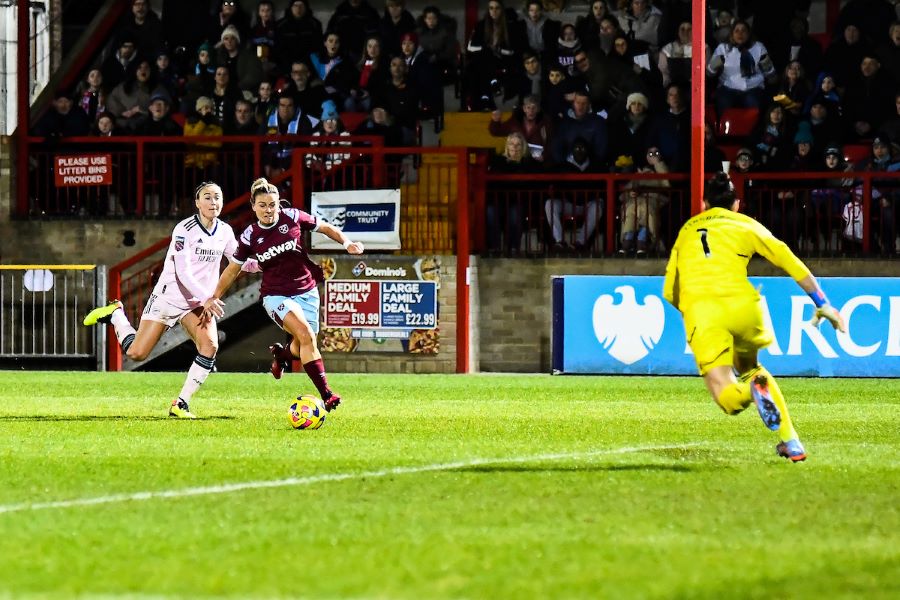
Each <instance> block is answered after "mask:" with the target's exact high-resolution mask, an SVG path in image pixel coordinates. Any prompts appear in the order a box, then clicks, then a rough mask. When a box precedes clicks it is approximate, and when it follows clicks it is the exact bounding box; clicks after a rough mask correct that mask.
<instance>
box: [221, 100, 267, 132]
mask: <svg viewBox="0 0 900 600" xmlns="http://www.w3.org/2000/svg"><path fill="white" fill-rule="evenodd" d="M258 133H259V123H257V122H256V119H255V118H254V113H253V104H251V103H250V101H248V100H238V101H237V102H235V103H234V118H233V119H232V120H231V123H230V125H229V126H228V128H227V129H225V135H257V134H258Z"/></svg>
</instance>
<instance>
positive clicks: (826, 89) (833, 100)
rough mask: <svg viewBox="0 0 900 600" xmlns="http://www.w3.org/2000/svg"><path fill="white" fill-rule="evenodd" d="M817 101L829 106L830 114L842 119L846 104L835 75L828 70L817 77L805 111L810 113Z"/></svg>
mask: <svg viewBox="0 0 900 600" xmlns="http://www.w3.org/2000/svg"><path fill="white" fill-rule="evenodd" d="M816 102H821V103H822V104H825V105H826V106H827V107H828V114H830V115H831V116H832V117H834V118H835V119H840V118H841V116H842V115H843V113H844V105H843V101H842V100H841V96H840V94H839V93H838V90H837V84H836V83H835V81H834V77H833V76H832V75H831V73H829V72H828V71H822V72H821V73H819V75H818V76H817V77H816V83H815V85H814V86H813V91H812V93H811V94H810V95H809V98H807V100H806V106H805V107H804V108H803V112H804V113H808V112H809V109H810V108H811V107H812V105H813V104H814V103H816Z"/></svg>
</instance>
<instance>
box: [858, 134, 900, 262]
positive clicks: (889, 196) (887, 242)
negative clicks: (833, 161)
mask: <svg viewBox="0 0 900 600" xmlns="http://www.w3.org/2000/svg"><path fill="white" fill-rule="evenodd" d="M898 156H900V146H898V145H897V144H891V141H890V140H888V139H887V138H883V137H876V138H875V139H873V140H872V155H871V156H870V157H869V158H866V159H864V160H862V161H860V162H859V163H858V164H857V165H856V166H855V167H854V168H853V170H854V171H867V172H873V171H874V172H896V171H897V170H900V161H898ZM855 183H856V185H855V186H854V190H853V191H854V194H858V195H860V196H861V195H862V191H863V187H862V182H861V181H857V182H855ZM896 185H897V180H896V179H881V180H879V179H873V180H872V203H871V205H870V206H871V209H870V211H869V214H868V216H866V215H862V216H861V217H857V218H862V219H866V218H868V219H869V222H870V223H875V222H880V223H881V227H880V228H879V230H878V231H877V232H876V231H875V229H874V228H873V229H872V235H873V238H876V236H877V238H876V239H875V240H874V243H873V246H874V244H876V243H877V244H878V245H879V246H880V248H881V251H882V252H883V253H885V254H888V253H892V252H894V251H895V250H896V249H897V245H896V243H895V238H896V235H897V225H896V223H895V222H894V217H895V216H896V211H895V206H894V204H895V202H896V195H897V194H896V192H894V191H893V188H895V187H896ZM860 202H861V199H860Z"/></svg>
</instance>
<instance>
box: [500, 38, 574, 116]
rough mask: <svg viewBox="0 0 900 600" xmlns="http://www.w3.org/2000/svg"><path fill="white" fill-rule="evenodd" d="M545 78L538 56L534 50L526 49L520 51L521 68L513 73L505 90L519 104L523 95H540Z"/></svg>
mask: <svg viewBox="0 0 900 600" xmlns="http://www.w3.org/2000/svg"><path fill="white" fill-rule="evenodd" d="M560 68H562V67H560ZM545 78H546V77H545V75H544V67H543V65H542V64H541V59H540V57H538V55H537V54H535V53H534V51H532V50H526V51H525V52H523V53H522V70H521V71H519V72H517V73H515V74H514V75H513V77H512V79H511V83H510V86H509V89H508V90H507V92H508V93H510V94H511V96H514V97H515V98H516V99H517V104H521V103H522V100H524V98H525V96H531V95H537V96H540V95H541V92H542V88H543V86H544V80H545Z"/></svg>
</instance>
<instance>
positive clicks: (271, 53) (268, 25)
mask: <svg viewBox="0 0 900 600" xmlns="http://www.w3.org/2000/svg"><path fill="white" fill-rule="evenodd" d="M248 39H249V41H250V43H249V44H248V46H249V48H250V50H251V52H252V53H253V54H255V55H256V58H257V59H258V60H260V61H261V62H262V63H263V70H264V71H265V72H266V73H267V74H268V73H271V72H272V70H273V69H274V64H273V63H274V61H275V5H274V4H273V3H272V2H271V0H259V3H258V4H257V5H256V15H255V16H254V19H253V24H252V25H251V26H250V35H249V37H248Z"/></svg>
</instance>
